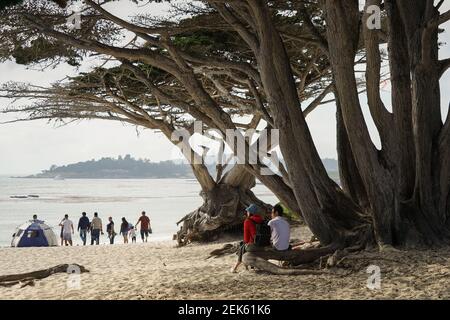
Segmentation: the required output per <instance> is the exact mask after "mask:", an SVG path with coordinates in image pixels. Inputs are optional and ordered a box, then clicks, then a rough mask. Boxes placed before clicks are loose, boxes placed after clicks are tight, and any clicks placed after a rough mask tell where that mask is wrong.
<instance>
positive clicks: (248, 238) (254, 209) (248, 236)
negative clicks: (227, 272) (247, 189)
mask: <svg viewBox="0 0 450 320" xmlns="http://www.w3.org/2000/svg"><path fill="white" fill-rule="evenodd" d="M245 211H246V219H245V221H244V241H241V242H240V246H239V250H238V252H237V255H238V261H237V262H236V265H235V266H234V267H233V268H232V269H231V272H233V273H236V272H237V269H238V268H239V266H240V265H241V264H242V256H243V255H244V253H245V252H246V251H248V250H249V249H250V248H251V246H253V244H254V243H255V236H256V224H260V223H263V222H264V218H263V217H261V216H260V215H258V214H257V213H258V211H259V208H258V206H256V205H255V204H252V205H250V206H249V207H248V208H247V209H245Z"/></svg>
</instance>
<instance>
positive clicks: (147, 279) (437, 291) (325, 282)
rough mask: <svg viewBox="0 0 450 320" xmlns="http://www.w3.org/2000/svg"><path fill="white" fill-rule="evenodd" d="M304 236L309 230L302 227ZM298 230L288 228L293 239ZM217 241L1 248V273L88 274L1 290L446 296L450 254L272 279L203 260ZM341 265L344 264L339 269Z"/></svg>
mask: <svg viewBox="0 0 450 320" xmlns="http://www.w3.org/2000/svg"><path fill="white" fill-rule="evenodd" d="M301 229H302V230H300V234H302V235H303V237H302V239H307V238H308V236H309V235H310V233H309V232H308V230H306V229H305V228H303V227H302V228H301ZM298 232H299V230H294V232H293V236H295V234H296V233H297V234H298ZM223 244H224V243H223V242H221V243H213V244H208V245H198V244H196V245H189V246H187V247H183V248H176V247H175V244H174V243H173V242H159V243H155V242H153V243H148V244H129V245H114V246H109V245H100V246H87V247H81V246H75V247H54V248H23V249H16V248H1V249H0V275H7V274H13V273H23V272H31V271H36V270H40V269H44V268H48V267H52V266H55V265H58V264H72V263H77V264H80V265H83V266H84V267H86V268H87V269H89V271H90V272H89V273H83V274H81V276H80V286H81V288H80V289H73V288H72V289H71V288H69V287H68V286H67V281H68V277H69V276H68V275H67V274H54V275H51V276H50V277H48V278H46V279H42V280H38V281H36V282H35V285H34V286H27V287H24V288H20V285H16V286H13V287H9V288H0V298H1V299H105V300H111V299H449V298H450V249H440V250H436V251H408V252H401V251H400V252H389V253H379V252H375V251H374V252H365V253H363V254H360V255H358V256H354V257H353V256H349V257H348V259H346V260H347V261H346V263H344V264H343V266H344V267H341V268H337V270H330V272H329V273H326V274H323V275H307V276H305V275H302V276H274V275H269V274H266V273H261V272H256V271H253V270H249V271H246V270H245V269H244V268H242V269H241V270H240V272H239V273H238V274H232V273H231V272H230V268H231V266H232V265H233V263H234V262H235V259H236V256H235V255H234V254H232V255H227V256H224V257H220V258H211V259H207V260H206V258H207V257H208V256H209V253H210V252H211V251H212V250H214V249H218V248H221V247H222V246H223ZM346 264H347V266H346V267H345V265H346ZM368 265H377V266H379V267H380V271H381V289H377V290H370V289H368V288H367V279H368V277H369V274H368V273H367V272H366V271H367V266H368Z"/></svg>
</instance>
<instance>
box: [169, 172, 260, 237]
mask: <svg viewBox="0 0 450 320" xmlns="http://www.w3.org/2000/svg"><path fill="white" fill-rule="evenodd" d="M204 169H205V170H207V169H206V167H204ZM204 174H206V173H204ZM199 182H200V181H199ZM200 183H201V182H200ZM254 186H255V177H254V176H253V175H251V174H250V173H248V172H247V171H246V170H245V168H243V165H236V166H234V167H233V168H232V169H231V170H230V171H229V172H227V174H225V175H224V176H223V177H222V179H220V181H219V182H218V183H215V184H214V185H213V186H212V188H205V187H202V191H201V192H200V195H201V197H202V198H203V205H202V206H200V207H199V208H198V209H196V210H194V211H193V212H191V213H190V214H188V215H186V216H185V217H184V218H183V219H182V220H181V221H179V222H178V224H181V223H182V226H181V228H180V230H179V231H178V233H177V235H176V238H177V241H178V244H179V245H185V244H187V243H189V242H191V241H211V240H214V239H216V238H217V237H218V236H220V235H221V234H222V233H223V232H225V231H235V230H239V231H242V230H241V229H242V222H243V221H244V211H245V208H246V207H248V206H249V205H250V204H256V205H258V206H259V207H260V208H261V213H262V214H264V213H265V212H266V211H267V210H268V205H267V204H265V203H264V202H262V201H261V200H259V199H258V198H257V197H256V196H255V195H254V193H253V192H252V191H251V189H252V188H253V187H254Z"/></svg>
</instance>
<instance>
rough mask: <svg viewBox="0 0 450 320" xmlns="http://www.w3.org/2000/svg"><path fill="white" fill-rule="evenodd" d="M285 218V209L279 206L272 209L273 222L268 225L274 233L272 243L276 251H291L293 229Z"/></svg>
mask: <svg viewBox="0 0 450 320" xmlns="http://www.w3.org/2000/svg"><path fill="white" fill-rule="evenodd" d="M282 216H283V207H281V206H280V205H279V204H277V205H276V206H275V207H273V209H272V220H270V221H269V223H268V225H269V226H270V229H271V231H272V235H271V241H272V246H273V248H274V249H275V250H278V251H285V250H289V249H291V246H290V245H289V241H290V238H291V227H290V226H289V223H288V222H287V221H286V219H285V218H283V217H282Z"/></svg>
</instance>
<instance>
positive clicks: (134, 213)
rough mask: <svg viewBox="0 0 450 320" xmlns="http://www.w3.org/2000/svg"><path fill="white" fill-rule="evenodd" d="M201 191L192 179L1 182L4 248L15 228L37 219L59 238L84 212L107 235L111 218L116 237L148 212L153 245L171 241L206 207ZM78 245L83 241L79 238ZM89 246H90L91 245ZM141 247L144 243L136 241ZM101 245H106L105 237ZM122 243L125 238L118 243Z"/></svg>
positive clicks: (261, 193) (261, 190)
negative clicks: (65, 222)
mask: <svg viewBox="0 0 450 320" xmlns="http://www.w3.org/2000/svg"><path fill="white" fill-rule="evenodd" d="M253 191H254V192H255V194H256V195H257V196H258V197H259V198H260V199H261V200H263V201H266V202H268V203H274V202H276V197H275V196H274V195H273V194H272V193H271V192H270V191H269V190H268V189H267V188H266V187H264V186H263V185H261V184H257V185H256V187H255V188H254V189H253ZM199 192H200V186H199V185H198V183H197V181H196V180H194V179H145V180H109V179H108V180H107V179H105V180H89V179H73V180H72V179H70V180H53V179H14V178H5V177H0V246H9V245H10V243H11V238H12V234H13V233H14V231H15V228H16V227H17V226H18V225H20V224H22V223H24V222H26V221H28V220H30V219H31V218H32V216H33V214H37V215H38V219H40V220H44V221H45V222H46V223H47V224H48V225H50V226H52V227H54V231H55V233H56V234H57V236H58V238H59V232H60V228H59V227H58V224H59V222H60V221H61V220H62V218H63V217H64V214H68V215H69V219H71V220H72V221H73V222H74V227H75V228H76V226H77V223H78V219H79V217H80V216H81V212H83V211H85V212H87V213H88V216H89V218H92V216H93V213H94V212H98V213H99V217H100V218H101V219H102V221H103V224H104V229H105V228H106V227H105V225H106V222H107V218H108V217H109V216H111V217H113V220H114V222H115V224H116V227H115V229H116V232H118V231H119V230H118V229H119V226H120V223H121V218H122V217H125V218H126V219H127V220H128V222H130V223H133V224H135V223H136V222H137V220H138V218H139V216H140V212H141V211H143V210H145V211H146V212H147V215H148V216H149V217H150V219H151V222H152V229H153V234H152V235H151V236H150V238H149V241H162V240H170V239H172V236H173V234H175V233H176V232H177V231H178V229H179V228H178V226H177V225H176V222H178V221H179V220H180V219H181V218H182V217H183V216H184V215H185V214H187V213H189V212H191V211H193V210H195V209H196V208H198V206H199V205H201V204H202V199H201V197H200V196H199ZM23 195H26V196H27V195H38V196H39V198H27V199H12V198H10V197H11V196H23ZM73 239H74V244H75V245H77V244H80V243H81V240H80V238H79V236H78V234H77V233H76V232H75V235H74V237H73ZM88 241H90V240H88ZM137 241H138V242H139V241H140V239H139V237H138V239H137ZM100 242H101V243H107V242H108V239H107V237H106V236H102V237H101V240H100ZM116 243H122V237H119V236H117V237H116Z"/></svg>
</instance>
